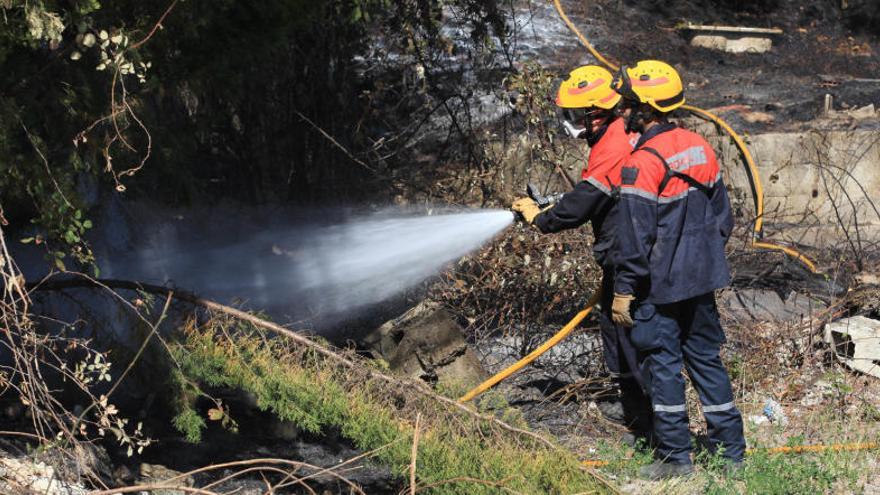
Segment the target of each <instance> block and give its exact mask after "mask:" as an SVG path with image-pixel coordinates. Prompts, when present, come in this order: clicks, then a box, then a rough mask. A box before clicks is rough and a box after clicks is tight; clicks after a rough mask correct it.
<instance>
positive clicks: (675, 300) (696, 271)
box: [612, 60, 745, 479]
mask: <svg viewBox="0 0 880 495" xmlns="http://www.w3.org/2000/svg"><path fill="white" fill-rule="evenodd" d="M615 88H616V89H617V92H618V93H619V94H620V95H621V96H622V97H623V101H622V102H621V112H622V113H621V116H622V118H623V119H625V122H626V128H627V130H628V131H630V132H639V133H640V134H641V137H640V138H639V140H638V142H637V143H636V146H635V150H634V151H633V153H632V155H630V157H629V158H628V159H627V161H626V163H625V165H624V166H623V168H622V169H621V189H620V200H619V202H618V231H617V236H616V241H617V244H616V245H615V252H616V276H615V281H614V301H613V303H612V318H613V320H614V322H615V323H617V324H618V325H621V326H624V327H631V328H632V329H631V331H630V339H631V341H632V343H633V345H634V346H635V347H636V349H637V350H638V361H639V368H640V370H641V371H642V376H643V377H644V379H645V382H646V384H647V392H648V395H649V396H650V398H651V405H652V408H653V412H654V422H653V431H652V440H653V441H654V442H656V450H655V457H656V461H655V462H654V463H653V464H651V465H649V466H645V467H643V468H642V470H641V473H640V474H641V475H642V477H645V478H648V479H663V478H668V477H673V476H679V475H686V474H690V473H692V472H693V469H694V468H693V464H692V461H691V458H690V453H691V442H690V435H689V430H688V416H687V406H686V403H685V382H684V377H683V376H682V367H685V368H686V369H687V372H688V375H689V376H690V378H691V382H692V383H693V385H694V388H695V389H696V390H697V393H698V395H699V397H700V402H701V403H702V409H703V415H704V416H705V418H706V424H707V429H708V436H709V443H710V446H711V447H712V448H713V449H714V450H716V451H720V453H721V455H722V456H723V457H724V458H725V460H726V461H727V463H728V468H729V469H731V470H733V469H737V468H739V467H740V466H741V465H742V461H743V455H744V454H745V439H744V437H743V424H742V416H741V415H740V412H739V411H738V410H737V408H736V406H735V404H734V400H733V391H732V389H731V384H730V378H729V377H728V374H727V370H726V369H725V368H724V364H723V363H722V362H721V359H720V357H719V352H720V348H721V345H722V344H723V343H724V342H725V336H724V331H723V330H722V328H721V323H720V321H719V318H718V310H717V308H716V304H715V294H714V291H715V290H716V289H719V288H721V287H724V286H726V285H727V284H728V283H729V282H730V271H729V269H728V266H727V260H726V258H725V255H724V246H725V244H726V242H727V239H728V237H729V236H730V233H731V230H732V228H733V216H732V213H731V209H730V203H729V200H728V197H727V190H726V189H725V187H724V183H723V181H722V179H721V171H720V169H719V167H718V162H717V160H716V158H715V153H714V152H713V151H712V148H711V147H710V146H709V144H708V143H707V142H706V140H705V139H703V138H702V137H700V136H699V135H697V134H695V133H693V132H691V131H688V130H685V129H682V128H680V127H678V126H676V125H675V124H673V123H671V122H669V121H668V120H667V116H668V115H669V113H670V112H672V111H673V110H675V109H676V108H678V107H680V106H681V105H683V104H684V101H685V99H684V89H683V86H682V82H681V78H680V77H679V75H678V73H677V72H676V71H675V69H674V68H672V67H671V66H670V65H669V64H666V63H664V62H660V61H656V60H643V61H641V62H639V63H638V64H636V65H635V66H634V67H632V68H626V67H623V68H622V69H621V70H620V73H619V74H618V76H617V78H616V80H615ZM631 309H632V311H631Z"/></svg>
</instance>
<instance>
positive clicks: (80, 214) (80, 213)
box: [73, 210, 82, 220]
mask: <svg viewBox="0 0 880 495" xmlns="http://www.w3.org/2000/svg"><path fill="white" fill-rule="evenodd" d="M73 218H75V219H77V220H79V219H80V218H82V211H81V210H76V211H75V212H74V213H73Z"/></svg>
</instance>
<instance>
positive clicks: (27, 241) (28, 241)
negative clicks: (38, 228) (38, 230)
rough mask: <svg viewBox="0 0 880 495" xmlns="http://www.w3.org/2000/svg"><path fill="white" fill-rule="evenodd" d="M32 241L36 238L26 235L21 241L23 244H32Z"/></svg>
mask: <svg viewBox="0 0 880 495" xmlns="http://www.w3.org/2000/svg"><path fill="white" fill-rule="evenodd" d="M32 242H34V238H33V237H25V238H24V239H22V240H21V243H22V244H30V243H32Z"/></svg>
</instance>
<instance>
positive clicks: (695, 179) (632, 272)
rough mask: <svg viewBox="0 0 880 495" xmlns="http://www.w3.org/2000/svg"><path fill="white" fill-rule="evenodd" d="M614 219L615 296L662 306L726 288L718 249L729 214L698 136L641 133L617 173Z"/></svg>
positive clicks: (670, 130)
mask: <svg viewBox="0 0 880 495" xmlns="http://www.w3.org/2000/svg"><path fill="white" fill-rule="evenodd" d="M658 155H659V156H658ZM660 157H662V158H663V160H665V162H666V165H664V162H663V160H661V158H660ZM667 165H668V167H667ZM667 170H671V171H670V172H667ZM682 175H686V176H688V177H689V178H688V177H682ZM667 177H669V178H667ZM661 186H662V187H661ZM618 215H619V216H618V219H619V222H618V232H617V243H616V245H615V248H616V251H615V265H616V274H615V281H614V292H616V293H619V294H633V295H635V296H636V299H637V300H644V301H646V302H650V303H653V304H669V303H674V302H678V301H683V300H685V299H689V298H691V297H695V296H699V295H702V294H706V293H708V292H711V291H713V290H715V289H718V288H721V287H724V286H725V285H727V284H728V283H729V282H730V270H729V268H728V266H727V259H726V257H725V255H724V245H725V244H726V243H727V239H728V238H729V237H730V232H731V230H732V229H733V215H732V212H731V209H730V201H729V200H728V197H727V190H726V189H725V187H724V182H723V181H722V180H721V170H720V169H719V168H718V161H717V159H716V158H715V153H714V152H713V151H712V148H711V147H710V146H709V143H707V142H706V140H705V139H703V138H702V137H700V136H699V135H697V134H695V133H693V132H691V131H688V130H685V129H681V128H678V127H676V126H675V125H673V124H670V123H663V124H659V125H657V126H654V127H652V128H651V129H649V130H648V131H647V132H645V134H644V135H642V137H641V138H640V139H639V142H638V143H636V149H635V151H633V153H632V155H631V156H630V157H629V159H628V160H627V161H626V164H625V165H624V167H623V168H622V169H621V188H620V200H619V203H618Z"/></svg>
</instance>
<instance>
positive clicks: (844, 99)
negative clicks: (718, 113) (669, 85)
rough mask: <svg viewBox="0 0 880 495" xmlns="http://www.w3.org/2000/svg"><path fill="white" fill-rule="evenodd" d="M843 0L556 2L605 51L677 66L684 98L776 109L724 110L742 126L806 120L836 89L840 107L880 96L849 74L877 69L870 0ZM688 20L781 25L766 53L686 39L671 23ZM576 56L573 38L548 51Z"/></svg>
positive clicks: (877, 87) (878, 43)
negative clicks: (752, 117)
mask: <svg viewBox="0 0 880 495" xmlns="http://www.w3.org/2000/svg"><path fill="white" fill-rule="evenodd" d="M849 3H850V6H849V8H848V9H847V10H841V9H840V8H839V3H838V2H831V1H827V2H825V1H815V2H796V1H791V0H776V1H769V2H725V1H708V0H686V1H681V2H664V1H659V0H647V1H644V0H643V1H638V0H626V1H620V0H603V1H599V2H574V1H568V2H563V4H564V5H565V7H566V10H567V12H568V15H569V16H570V17H571V18H572V20H573V21H574V22H575V24H577V25H578V26H579V27H580V28H581V30H584V28H585V27H586V26H596V27H598V28H600V29H601V34H600V35H599V37H597V38H595V39H590V41H591V42H592V43H593V44H594V45H595V46H596V47H597V49H598V50H599V51H600V52H601V53H602V54H603V55H605V56H606V57H610V58H611V59H613V60H615V61H618V62H622V63H624V64H626V63H630V64H632V63H634V62H635V61H637V60H641V59H648V58H656V59H660V60H664V61H667V62H669V63H671V64H673V65H674V66H676V68H678V69H679V70H680V71H681V73H682V76H683V78H684V81H685V84H686V85H687V88H686V95H687V97H688V102H689V103H691V104H693V105H696V106H700V107H702V108H706V109H710V108H716V107H727V106H730V105H746V106H748V107H750V110H752V111H760V112H766V113H769V114H770V115H772V116H773V117H774V118H773V121H772V122H749V121H747V120H744V119H741V118H739V117H738V116H737V115H736V112H729V111H728V112H725V113H724V117H725V118H730V123H731V124H732V125H733V126H734V127H735V128H737V129H738V130H744V131H747V132H767V131H771V130H772V131H781V130H785V129H793V128H799V127H801V126H804V125H806V124H808V123H809V122H810V121H811V120H813V119H815V118H816V117H817V115H818V114H819V112H820V111H821V109H822V105H823V101H824V97H825V94H831V95H832V96H833V97H834V107H835V109H838V110H841V109H847V108H856V107H861V106H864V105H868V104H870V103H874V104H875V105H876V104H878V103H880V82H877V81H875V82H859V81H855V80H854V79H858V78H865V79H876V78H878V76H880V38H878V33H880V30H878V28H877V25H878V24H876V23H873V24H872V23H871V22H868V20H870V19H872V18H874V17H873V16H874V15H877V13H876V10H877V9H878V7H876V6H873V5H870V6H869V5H868V4H869V3H870V2H865V3H864V4H861V3H860V4H856V2H849ZM804 4H806V5H804ZM686 22H692V23H696V24H702V23H705V24H718V25H731V26H745V27H776V28H780V29H782V30H783V32H784V33H783V34H782V35H781V36H778V37H776V38H775V39H774V43H773V49H772V50H771V51H770V52H768V53H764V54H730V53H725V52H721V51H716V50H710V49H706V48H696V47H691V46H690V45H689V44H688V40H687V39H686V38H685V36H684V35H683V34H682V32H681V31H679V30H677V29H675V27H676V26H677V25H680V24H683V23H686ZM588 37H589V35H588ZM580 63H584V55H583V49H573V48H572V49H567V50H565V51H564V52H563V53H560V56H559V57H558V58H557V59H556V60H554V61H553V64H554V65H555V64H558V65H559V68H560V69H563V68H564V67H571V66H572V65H576V64H580ZM563 70H564V69H563Z"/></svg>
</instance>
